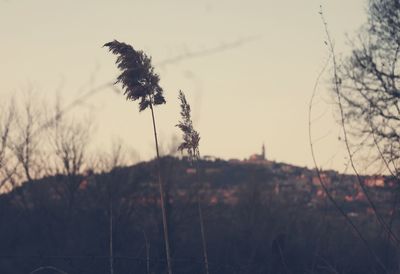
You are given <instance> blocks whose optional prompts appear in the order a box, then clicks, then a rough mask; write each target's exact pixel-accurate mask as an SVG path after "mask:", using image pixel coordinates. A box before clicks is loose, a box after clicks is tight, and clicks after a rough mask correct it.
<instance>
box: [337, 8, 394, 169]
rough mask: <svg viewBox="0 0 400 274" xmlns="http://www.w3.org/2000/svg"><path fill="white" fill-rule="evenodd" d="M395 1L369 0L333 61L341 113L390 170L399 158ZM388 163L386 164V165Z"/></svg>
mask: <svg viewBox="0 0 400 274" xmlns="http://www.w3.org/2000/svg"><path fill="white" fill-rule="evenodd" d="M399 53H400V2H399V1H398V0H369V9H368V22H367V23H366V24H365V25H364V26H363V28H362V29H361V30H360V33H359V36H358V39H355V41H353V50H352V52H351V54H350V56H348V57H347V58H346V59H344V61H343V63H342V65H341V66H339V67H338V76H339V77H338V79H337V80H336V81H337V84H338V86H339V88H340V89H339V90H340V95H341V97H342V98H343V100H342V105H343V110H344V116H345V118H346V120H345V122H347V123H348V124H349V125H350V126H349V128H351V129H352V131H353V133H356V135H358V136H359V137H363V138H364V137H368V136H369V140H370V141H371V142H370V144H371V145H376V146H377V147H378V149H379V150H380V156H381V157H382V158H383V160H384V161H385V162H386V164H387V167H388V168H390V169H391V170H392V171H393V173H396V174H397V175H398V174H399V173H398V168H399V166H398V164H399V161H398V160H399V159H400V90H399V85H400V63H399ZM389 166H390V167H389Z"/></svg>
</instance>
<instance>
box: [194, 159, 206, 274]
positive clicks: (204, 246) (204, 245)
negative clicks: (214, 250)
mask: <svg viewBox="0 0 400 274" xmlns="http://www.w3.org/2000/svg"><path fill="white" fill-rule="evenodd" d="M199 158H200V155H197V157H195V160H196V174H197V178H199V176H200V167H199ZM197 208H198V211H199V220H200V232H201V243H202V246H203V257H204V268H205V273H206V274H210V271H209V266H208V252H207V241H206V233H205V229H204V218H203V210H202V208H201V199H200V194H199V192H197Z"/></svg>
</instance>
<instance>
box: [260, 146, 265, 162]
mask: <svg viewBox="0 0 400 274" xmlns="http://www.w3.org/2000/svg"><path fill="white" fill-rule="evenodd" d="M261 158H262V160H265V144H264V143H263V144H262V147H261Z"/></svg>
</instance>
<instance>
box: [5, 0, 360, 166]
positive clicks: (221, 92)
mask: <svg viewBox="0 0 400 274" xmlns="http://www.w3.org/2000/svg"><path fill="white" fill-rule="evenodd" d="M321 4H322V6H323V9H324V12H325V16H326V19H327V21H328V24H329V28H330V31H331V35H332V37H333V39H334V40H335V45H336V50H337V53H338V55H340V54H344V55H345V54H346V53H347V52H348V50H349V46H348V45H347V44H348V43H347V42H346V41H347V38H346V33H347V34H349V35H351V34H354V33H355V31H356V30H357V29H358V28H359V27H360V26H361V25H362V23H363V22H364V21H365V19H366V15H365V8H366V4H367V2H366V0H350V1H349V0H325V1H322V0H300V1H299V0H297V1H294V0H292V1H278V0H248V1H238V0H214V1H211V0H197V1H194V0H185V1H184V0H146V1H144V0H143V1H139V0H131V1H122V0H114V1H111V0H108V1H106V0H95V1H94V0H86V1H82V0H80V1H77V0H70V1H65V0H64V1H60V0H0V35H1V36H0V37H1V43H0V44H1V45H0V79H1V81H0V96H1V98H2V99H1V100H7V99H8V98H9V97H10V96H11V95H12V94H15V93H16V92H18V91H21V90H23V89H24V88H26V86H28V85H31V86H34V88H35V89H36V90H37V91H38V92H39V93H40V94H41V95H43V96H44V97H46V98H48V100H52V98H54V96H55V92H56V90H57V89H58V88H59V87H60V86H61V87H62V88H61V96H62V98H63V102H64V105H67V104H68V103H69V102H71V101H73V100H74V99H75V98H77V97H79V96H80V95H82V93H84V92H86V91H87V90H88V89H89V88H90V87H95V86H97V85H101V84H103V83H107V82H110V81H113V80H114V79H115V78H116V76H117V75H118V70H117V69H116V66H115V64H114V61H115V56H114V55H112V54H111V53H109V52H108V51H107V50H106V48H102V45H103V44H104V43H106V42H109V41H111V40H113V39H117V40H119V41H122V42H126V43H129V44H131V45H133V46H134V47H135V48H137V49H142V50H144V51H145V52H146V53H147V54H149V55H151V56H152V58H153V63H154V65H155V67H156V71H157V72H158V73H159V74H160V77H161V85H162V87H163V88H164V90H165V96H166V99H167V104H166V105H162V106H160V107H157V109H156V116H157V119H158V121H157V122H158V124H157V126H158V130H159V134H160V138H161V142H162V143H164V144H167V143H169V142H170V141H171V139H172V136H173V135H174V134H176V135H178V136H179V137H180V132H178V130H177V128H176V127H175V124H177V122H178V119H179V105H178V101H177V95H178V91H179V89H182V90H183V91H184V92H185V93H186V96H187V98H188V100H189V102H190V103H191V105H192V109H193V112H194V113H193V115H194V118H195V119H194V120H195V121H194V122H195V126H196V127H197V129H198V131H200V134H201V147H200V150H201V154H202V155H214V156H217V157H222V158H224V159H229V158H239V159H243V158H246V157H248V156H249V155H250V154H252V153H256V152H257V153H258V152H259V151H260V149H261V145H262V143H263V142H265V145H266V152H267V157H268V158H269V159H273V160H276V161H280V162H287V163H291V164H295V165H299V166H308V167H312V166H313V164H312V158H311V153H310V147H309V143H308V102H309V100H310V97H311V93H312V88H313V85H314V82H315V79H316V77H317V75H318V73H319V71H320V70H321V69H322V67H323V64H324V63H325V61H326V59H327V56H328V52H327V49H326V46H325V45H324V40H325V37H324V30H323V25H322V23H321V19H320V15H319V13H318V12H319V6H320V5H321ZM237 41H241V43H240V44H239V45H237V44H235V43H236V42H237ZM232 43H233V44H235V45H236V46H233V47H229V45H231V44H232ZM224 45H225V46H226V49H225V50H220V51H216V52H214V53H212V54H207V55H204V56H201V57H193V58H186V59H182V60H180V61H177V62H175V63H168V64H165V65H162V66H160V65H158V66H157V64H160V63H161V62H163V61H164V60H167V59H171V58H172V59H173V58H175V57H176V56H180V55H182V54H183V55H185V54H188V53H193V52H198V51H202V50H207V49H213V48H223V47H224ZM325 76H326V77H325V80H323V81H322V82H321V85H320V88H319V89H318V94H319V95H318V96H317V98H316V100H317V103H318V104H317V105H316V107H315V113H314V116H315V117H317V116H319V115H320V114H323V118H322V119H321V120H318V121H316V122H315V123H314V125H313V132H314V138H315V139H317V138H319V137H321V136H325V137H324V138H322V139H321V141H319V142H318V143H317V144H316V149H317V151H316V153H317V156H318V160H319V162H320V164H321V165H323V166H324V167H325V168H333V169H337V170H343V166H344V162H345V153H344V149H343V144H341V143H340V142H339V141H338V136H339V133H340V128H339V127H338V125H337V124H336V123H335V122H334V118H333V116H334V112H335V110H334V109H333V107H334V106H332V104H331V101H330V95H329V92H328V87H327V79H328V76H329V70H328V71H327V74H326V75H325ZM85 112H90V113H91V114H92V115H93V117H94V119H95V121H94V123H95V124H96V125H97V126H96V128H97V130H96V132H95V134H94V137H93V138H94V141H93V144H94V145H93V146H94V149H96V148H97V147H98V148H102V149H103V148H104V147H106V146H108V145H109V144H110V143H111V140H112V139H115V138H120V139H122V140H123V141H124V142H125V143H126V144H127V145H129V146H131V147H132V148H134V149H135V150H137V151H138V153H139V154H140V159H141V160H147V159H149V158H151V157H154V153H155V152H154V147H153V139H152V138H153V136H152V128H151V117H150V113H148V112H143V113H138V107H137V103H136V102H127V101H125V99H124V98H123V96H122V95H118V94H116V93H115V92H113V91H112V90H111V89H105V90H103V91H102V92H100V93H98V94H96V95H94V96H93V97H91V98H90V99H89V100H88V101H86V102H85V103H84V104H82V105H79V106H77V107H76V109H75V114H76V113H85Z"/></svg>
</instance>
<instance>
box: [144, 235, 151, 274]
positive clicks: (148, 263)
mask: <svg viewBox="0 0 400 274" xmlns="http://www.w3.org/2000/svg"><path fill="white" fill-rule="evenodd" d="M143 236H144V242H145V245H146V269H147V274H150V244H149V241H148V240H147V235H146V232H145V231H144V230H143Z"/></svg>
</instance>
